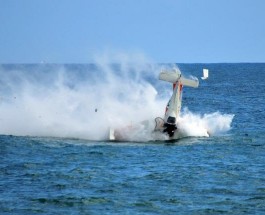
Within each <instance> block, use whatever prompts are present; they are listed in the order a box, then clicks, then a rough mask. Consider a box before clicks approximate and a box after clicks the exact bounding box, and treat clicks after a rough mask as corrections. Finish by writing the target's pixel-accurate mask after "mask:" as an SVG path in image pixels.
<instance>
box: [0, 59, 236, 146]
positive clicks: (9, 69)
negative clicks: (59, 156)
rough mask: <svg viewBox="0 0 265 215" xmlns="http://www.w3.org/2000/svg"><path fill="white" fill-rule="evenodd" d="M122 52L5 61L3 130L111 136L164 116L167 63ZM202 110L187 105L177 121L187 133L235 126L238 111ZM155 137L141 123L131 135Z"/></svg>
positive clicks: (0, 93)
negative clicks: (56, 60) (76, 59)
mask: <svg viewBox="0 0 265 215" xmlns="http://www.w3.org/2000/svg"><path fill="white" fill-rule="evenodd" d="M118 58H121V60H120V61H119V60H118ZM118 58H116V59H115V58H114V59H113V58H110V59H107V57H105V58H103V59H101V60H97V61H96V63H95V64H89V65H49V64H48V65H46V64H38V65H12V66H8V65H2V66H1V67H0V133H1V134H6V135H21V136H26V135H29V136H53V137H66V138H68V137H70V138H84V139H89V140H106V139H108V131H109V128H120V127H124V126H128V125H132V124H138V123H139V122H141V121H143V120H149V121H150V122H152V123H154V119H155V118H156V117H162V118H163V116H164V110H165V106H166V104H167V102H168V99H169V98H170V93H171V90H172V86H171V84H169V83H164V82H163V83H162V82H161V81H159V80H158V74H159V71H160V70H161V67H162V66H160V65H155V64H153V63H150V62H148V61H146V60H144V59H142V58H141V57H139V56H137V57H128V56H122V57H121V56H119V57H118ZM113 62H115V63H113ZM183 97H185V92H184V95H183ZM216 111H218V110H216ZM200 114H201V115H199V114H197V113H196V114H195V113H192V112H190V111H188V110H187V109H186V110H184V109H183V111H182V114H181V118H180V121H179V124H178V127H179V129H180V130H181V131H182V133H183V136H207V132H209V133H210V134H211V135H217V134H220V133H224V132H226V131H228V130H229V129H230V125H231V122H232V119H233V115H226V114H224V115H222V114H221V113H219V112H215V113H212V114H204V113H203V112H201V113H200ZM152 138H153V136H152V130H148V131H142V130H141V129H140V130H139V132H137V134H136V133H132V134H129V136H128V140H131V141H134V140H135V141H136V140H137V141H148V140H152Z"/></svg>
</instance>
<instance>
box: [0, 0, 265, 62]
mask: <svg viewBox="0 0 265 215" xmlns="http://www.w3.org/2000/svg"><path fill="white" fill-rule="evenodd" d="M264 11H265V1H264V0H74V1H73V0H23V1H22V0H0V63H40V62H46V63H93V61H94V58H95V56H97V55H100V54H104V53H123V54H128V55H131V54H134V53H136V54H140V55H144V56H147V57H148V58H150V59H152V61H154V62H157V63H223V62H227V63H229V62H265V12H264Z"/></svg>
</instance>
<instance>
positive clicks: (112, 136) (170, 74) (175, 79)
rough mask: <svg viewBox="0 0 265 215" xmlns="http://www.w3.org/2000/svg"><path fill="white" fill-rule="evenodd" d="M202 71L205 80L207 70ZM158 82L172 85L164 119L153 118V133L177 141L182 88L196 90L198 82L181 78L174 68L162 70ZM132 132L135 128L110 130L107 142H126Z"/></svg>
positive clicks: (146, 122)
mask: <svg viewBox="0 0 265 215" xmlns="http://www.w3.org/2000/svg"><path fill="white" fill-rule="evenodd" d="M203 71H204V78H203V79H207V78H208V70H207V72H206V73H207V74H206V73H205V70H203ZM206 76H207V77H206ZM159 80H162V81H166V82H169V83H172V85H173V93H172V96H171V98H170V100H169V102H168V104H167V107H166V111H165V115H164V118H161V117H157V118H155V127H154V128H153V133H154V134H157V133H160V134H164V135H165V136H166V137H167V139H168V140H177V139H180V138H181V137H182V135H181V132H179V130H178V126H177V124H178V120H179V115H180V110H181V103H182V92H183V87H184V86H187V87H193V88H197V87H198V86H199V80H198V79H197V78H193V79H191V78H189V79H188V78H185V77H183V76H182V74H181V71H180V70H179V69H178V68H174V69H172V70H162V71H161V72H160V74H159ZM141 125H143V128H146V127H148V126H150V123H149V122H148V121H144V122H142V123H141ZM151 126H152V124H151ZM134 131H137V127H134V126H127V127H126V128H122V129H110V132H109V140H112V141H114V140H126V139H127V137H128V136H129V135H126V134H128V133H132V132H134ZM155 136H157V135H155Z"/></svg>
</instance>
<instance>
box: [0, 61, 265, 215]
mask: <svg viewBox="0 0 265 215" xmlns="http://www.w3.org/2000/svg"><path fill="white" fill-rule="evenodd" d="M176 66H178V67H179V68H180V70H181V71H182V72H183V74H184V75H185V76H189V75H193V76H196V77H198V78H199V79H200V77H201V76H202V69H203V68H208V69H209V79H208V80H206V81H202V80H200V86H199V88H197V89H193V88H188V87H185V88H184V93H183V104H182V105H183V106H182V113H181V118H180V123H179V128H180V129H182V130H183V131H184V133H185V134H186V135H185V137H184V138H182V139H180V140H176V141H166V140H164V141H162V140H156V139H153V138H152V136H151V135H150V132H141V131H139V134H132V135H131V136H130V137H129V138H128V140H125V141H122V142H113V141H108V129H109V128H110V127H120V126H121V127H122V126H126V125H130V124H134V123H136V124H137V123H138V122H140V121H142V120H145V119H148V120H152V119H154V118H155V117H157V116H160V117H161V116H163V114H164V110H165V106H166V104H167V101H168V98H169V97H170V93H171V92H172V86H171V85H170V84H169V83H166V82H162V81H159V80H158V79H157V77H158V73H159V71H160V70H161V68H172V67H176ZM264 80H265V64H255V63H252V64H246V63H243V64H177V65H176V64H172V65H169V64H165V65H161V64H159V65H154V64H148V63H146V62H141V63H138V62H121V63H117V64H106V62H104V64H103V63H102V64H100V63H99V64H88V65H77V64H68V65H54V64H36V65H15V64H14V65H1V66H0V214H63V213H66V214H265V177H264V176H265V142H264V139H265V126H264V122H265V113H264V108H265V99H264V97H265V82H264ZM203 129H207V130H208V131H210V134H211V136H210V137H204V135H203V131H202V130H203Z"/></svg>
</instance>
